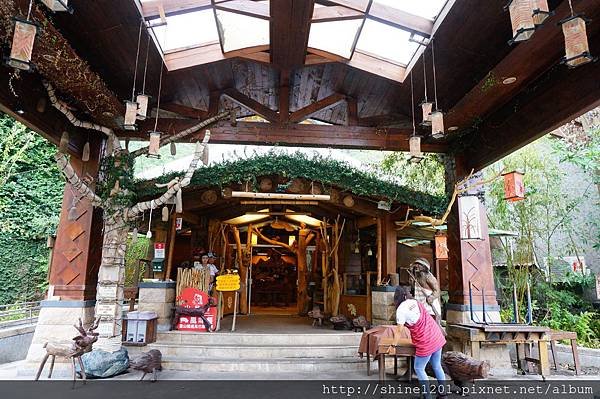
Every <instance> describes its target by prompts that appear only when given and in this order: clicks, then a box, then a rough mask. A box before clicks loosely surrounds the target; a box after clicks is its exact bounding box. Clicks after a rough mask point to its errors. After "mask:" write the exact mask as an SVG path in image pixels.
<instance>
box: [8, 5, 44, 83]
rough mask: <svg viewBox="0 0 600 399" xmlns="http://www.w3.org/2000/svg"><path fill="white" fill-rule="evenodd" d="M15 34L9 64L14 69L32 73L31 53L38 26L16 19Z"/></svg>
mask: <svg viewBox="0 0 600 399" xmlns="http://www.w3.org/2000/svg"><path fill="white" fill-rule="evenodd" d="M14 21H15V32H14V34H13V40H12V46H11V49H10V56H9V58H8V60H7V64H8V65H9V66H11V67H13V68H17V69H22V70H24V71H30V70H32V69H33V67H34V66H33V64H32V63H31V53H32V52H33V43H34V42H35V36H36V34H37V28H38V26H37V24H35V23H34V22H31V21H27V20H25V19H21V18H16V17H15V18H14Z"/></svg>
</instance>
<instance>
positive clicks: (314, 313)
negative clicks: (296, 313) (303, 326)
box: [308, 306, 325, 327]
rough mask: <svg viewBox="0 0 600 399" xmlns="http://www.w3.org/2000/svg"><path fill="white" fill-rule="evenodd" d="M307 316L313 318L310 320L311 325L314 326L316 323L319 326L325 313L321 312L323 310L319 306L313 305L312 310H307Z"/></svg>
mask: <svg viewBox="0 0 600 399" xmlns="http://www.w3.org/2000/svg"><path fill="white" fill-rule="evenodd" d="M308 317H310V318H312V319H313V322H312V325H313V327H314V326H316V325H317V324H318V325H319V327H320V326H322V325H323V319H324V318H325V315H324V314H323V312H321V308H320V307H319V306H314V307H313V310H311V311H310V312H308Z"/></svg>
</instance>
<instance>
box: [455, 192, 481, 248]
mask: <svg viewBox="0 0 600 399" xmlns="http://www.w3.org/2000/svg"><path fill="white" fill-rule="evenodd" d="M458 213H459V220H460V239H461V240H464V241H469V240H483V236H482V234H481V209H480V206H479V198H478V197H477V196H475V195H465V196H462V197H458Z"/></svg>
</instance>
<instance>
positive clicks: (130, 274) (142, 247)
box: [125, 236, 150, 287]
mask: <svg viewBox="0 0 600 399" xmlns="http://www.w3.org/2000/svg"><path fill="white" fill-rule="evenodd" d="M149 247H150V240H149V239H148V238H146V237H141V236H140V237H138V239H137V241H136V242H135V244H132V243H131V237H129V239H128V242H127V252H125V286H126V287H131V286H133V283H134V280H135V268H136V267H137V265H138V261H139V260H140V259H147V258H148V250H149ZM143 275H144V264H142V265H141V268H140V270H139V276H140V277H141V276H143Z"/></svg>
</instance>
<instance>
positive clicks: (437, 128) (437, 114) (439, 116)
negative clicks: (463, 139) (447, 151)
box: [431, 40, 444, 139]
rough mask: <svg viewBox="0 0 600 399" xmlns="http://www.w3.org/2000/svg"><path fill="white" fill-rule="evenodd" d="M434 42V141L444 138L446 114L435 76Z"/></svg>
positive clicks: (432, 132)
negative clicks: (439, 96) (441, 106)
mask: <svg viewBox="0 0 600 399" xmlns="http://www.w3.org/2000/svg"><path fill="white" fill-rule="evenodd" d="M433 46H434V42H433V40H432V41H431V62H432V64H433V94H434V96H435V111H433V112H432V113H431V136H432V137H433V138H434V139H441V138H443V137H444V114H443V113H442V111H441V110H440V107H439V105H438V97H437V79H436V76H435V50H434V47H433Z"/></svg>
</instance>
